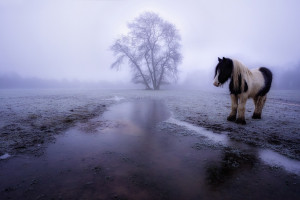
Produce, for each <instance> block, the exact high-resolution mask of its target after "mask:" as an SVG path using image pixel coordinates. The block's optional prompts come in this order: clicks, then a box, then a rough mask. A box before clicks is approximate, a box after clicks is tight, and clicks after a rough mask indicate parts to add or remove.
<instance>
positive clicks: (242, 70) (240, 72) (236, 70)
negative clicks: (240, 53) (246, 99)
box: [232, 60, 252, 91]
mask: <svg viewBox="0 0 300 200" xmlns="http://www.w3.org/2000/svg"><path fill="white" fill-rule="evenodd" d="M232 61H233V71H232V82H233V89H234V90H236V91H237V90H238V89H239V87H240V89H241V91H244V87H245V80H246V81H247V80H249V76H252V73H251V71H250V70H249V69H248V68H247V67H246V66H245V65H243V64H242V63H240V62H239V61H237V60H232ZM239 76H241V85H240V83H239Z"/></svg>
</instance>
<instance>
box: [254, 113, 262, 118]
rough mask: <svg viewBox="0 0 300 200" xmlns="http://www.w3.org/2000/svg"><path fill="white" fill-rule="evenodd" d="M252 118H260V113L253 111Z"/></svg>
mask: <svg viewBox="0 0 300 200" xmlns="http://www.w3.org/2000/svg"><path fill="white" fill-rule="evenodd" d="M252 119H261V114H257V113H253V115H252Z"/></svg>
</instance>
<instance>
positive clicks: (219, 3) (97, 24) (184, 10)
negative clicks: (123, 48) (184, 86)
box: [0, 0, 300, 82]
mask: <svg viewBox="0 0 300 200" xmlns="http://www.w3.org/2000/svg"><path fill="white" fill-rule="evenodd" d="M299 9H300V1H298V0H263V1H262V0H244V1H240V0H227V1H223V0H210V1H201V0H184V1H183V0H151V1H150V0H149V1H146V0H0V75H1V74H2V75H3V74H4V75H5V74H18V75H19V76H21V77H25V78H33V77H34V78H41V79H51V80H71V81H72V80H78V81H112V82H118V81H123V82H129V81H130V79H131V78H130V70H129V68H128V67H127V66H126V64H125V65H124V66H123V68H122V69H121V70H120V71H115V70H111V69H110V65H111V64H112V63H113V62H114V57H113V53H112V52H111V51H110V50H109V48H110V46H111V45H112V44H113V43H114V41H115V40H116V39H117V38H119V37H120V36H121V35H122V34H126V33H127V32H128V29H127V23H128V22H130V21H132V20H133V19H134V18H136V17H138V16H139V15H140V14H142V13H143V12H145V11H152V12H155V13H157V14H158V15H159V16H160V17H162V18H163V19H165V20H167V21H169V22H170V23H173V24H174V25H175V26H176V28H177V29H178V30H179V33H180V35H181V37H182V41H181V44H182V49H181V53H182V56H183V60H182V63H181V64H180V66H179V71H180V75H179V82H189V81H197V80H199V78H203V79H207V80H211V81H212V79H213V77H210V76H213V71H214V68H215V65H216V64H217V58H218V57H223V56H225V57H230V58H234V59H238V60H239V61H241V62H242V63H244V64H245V65H246V66H248V67H249V68H255V67H259V66H266V67H268V68H270V69H271V70H273V71H276V72H278V73H281V72H284V71H286V70H290V69H293V68H297V67H298V68H299V70H300V45H299V44H300V22H299V19H300V12H299ZM294 70H295V69H294ZM296 70H297V69H296ZM197 75H198V77H197Z"/></svg>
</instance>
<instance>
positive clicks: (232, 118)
mask: <svg viewBox="0 0 300 200" xmlns="http://www.w3.org/2000/svg"><path fill="white" fill-rule="evenodd" d="M235 119H236V115H229V116H228V117H227V120H228V121H231V122H234V121H235Z"/></svg>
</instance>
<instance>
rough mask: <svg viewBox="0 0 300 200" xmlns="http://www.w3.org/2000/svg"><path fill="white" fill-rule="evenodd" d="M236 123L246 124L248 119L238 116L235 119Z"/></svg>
mask: <svg viewBox="0 0 300 200" xmlns="http://www.w3.org/2000/svg"><path fill="white" fill-rule="evenodd" d="M235 123H237V124H242V125H245V124H246V120H245V119H241V118H237V119H236V120H235Z"/></svg>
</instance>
